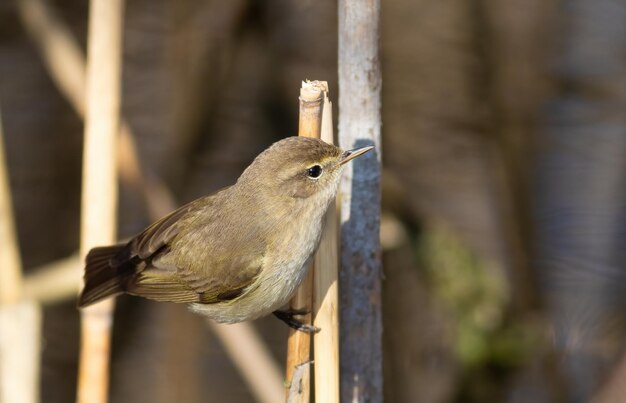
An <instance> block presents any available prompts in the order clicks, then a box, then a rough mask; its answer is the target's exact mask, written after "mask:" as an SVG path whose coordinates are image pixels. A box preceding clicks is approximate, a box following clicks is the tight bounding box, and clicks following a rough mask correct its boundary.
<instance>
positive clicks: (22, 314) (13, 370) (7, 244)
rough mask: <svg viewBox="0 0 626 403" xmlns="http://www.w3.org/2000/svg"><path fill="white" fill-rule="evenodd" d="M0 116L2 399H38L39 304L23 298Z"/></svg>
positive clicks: (26, 402) (30, 402)
mask: <svg viewBox="0 0 626 403" xmlns="http://www.w3.org/2000/svg"><path fill="white" fill-rule="evenodd" d="M4 156H5V151H4V133H3V130H2V121H1V119H0V403H5V402H23V403H36V402H38V401H39V361H40V357H39V350H40V349H39V346H40V342H41V313H40V310H39V306H38V305H37V304H35V303H33V302H32V301H24V300H21V298H22V262H21V259H20V253H19V247H18V241H17V233H16V231H15V222H14V219H13V217H14V215H13V206H12V203H11V188H10V186H9V179H8V176H9V175H8V165H7V163H6V161H5V158H4Z"/></svg>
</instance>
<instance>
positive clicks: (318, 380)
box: [313, 93, 339, 403]
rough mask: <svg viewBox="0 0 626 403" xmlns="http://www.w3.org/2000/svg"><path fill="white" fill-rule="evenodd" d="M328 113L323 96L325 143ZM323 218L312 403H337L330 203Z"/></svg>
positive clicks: (335, 263)
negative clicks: (317, 330) (315, 402)
mask: <svg viewBox="0 0 626 403" xmlns="http://www.w3.org/2000/svg"><path fill="white" fill-rule="evenodd" d="M332 110H333V109H332V104H331V102H330V101H329V100H328V96H327V93H326V94H324V108H323V111H322V130H321V131H322V134H321V138H322V140H324V141H325V142H327V143H329V144H333V143H334V139H333V117H332ZM324 219H325V221H326V222H325V224H324V230H323V232H322V239H321V241H320V246H319V248H318V250H317V253H316V255H315V271H314V272H313V277H314V278H313V281H314V287H313V324H314V325H315V327H318V328H320V329H322V331H320V332H319V333H317V334H315V336H314V337H313V347H314V348H313V354H314V358H315V359H314V364H313V365H314V370H315V385H314V386H315V400H316V401H317V402H323V403H339V295H338V292H339V285H338V276H339V257H338V249H339V233H338V225H337V224H338V221H337V219H338V218H337V206H336V203H335V202H334V201H333V202H332V203H331V206H330V208H329V209H328V212H326V217H325V218H324Z"/></svg>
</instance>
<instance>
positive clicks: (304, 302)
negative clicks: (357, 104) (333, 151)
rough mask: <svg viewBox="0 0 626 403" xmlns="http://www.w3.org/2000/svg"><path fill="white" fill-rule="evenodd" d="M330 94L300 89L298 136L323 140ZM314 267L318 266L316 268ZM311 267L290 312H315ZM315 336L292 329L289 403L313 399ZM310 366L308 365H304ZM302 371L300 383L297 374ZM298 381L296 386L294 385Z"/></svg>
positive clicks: (316, 85) (321, 86)
mask: <svg viewBox="0 0 626 403" xmlns="http://www.w3.org/2000/svg"><path fill="white" fill-rule="evenodd" d="M327 90H328V85H327V84H326V83H325V82H318V81H314V82H309V81H307V82H303V83H302V87H301V88H300V98H299V100H300V120H299V126H298V136H302V137H313V138H320V132H321V129H322V108H323V106H324V91H327ZM312 266H315V265H314V264H313V265H312ZM314 270H315V267H310V268H309V271H308V273H307V275H306V276H305V278H304V280H303V281H302V284H301V285H300V287H299V288H298V290H297V291H296V294H295V295H294V296H293V298H292V299H291V301H290V302H289V309H292V310H305V311H307V312H311V311H312V305H313V271H314ZM298 319H300V320H301V321H302V322H303V323H306V324H311V314H310V313H309V314H307V315H302V316H299V317H298ZM310 360H311V335H310V334H308V333H305V332H301V331H299V330H295V329H291V328H290V329H289V339H288V341H287V371H286V379H287V385H288V388H287V390H286V399H287V402H289V403H308V402H309V400H310V396H311V366H310V365H309V364H306V363H308V362H309V361H310ZM303 364H306V365H303ZM296 368H298V379H294V374H295V373H296ZM294 381H295V382H294Z"/></svg>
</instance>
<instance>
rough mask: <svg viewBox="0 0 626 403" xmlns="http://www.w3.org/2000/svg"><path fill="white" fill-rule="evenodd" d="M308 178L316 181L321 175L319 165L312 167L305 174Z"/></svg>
mask: <svg viewBox="0 0 626 403" xmlns="http://www.w3.org/2000/svg"><path fill="white" fill-rule="evenodd" d="M306 174H307V176H308V177H309V178H313V179H317V178H319V177H320V176H321V175H322V167H321V166H319V165H313V166H312V167H311V168H309V169H308V170H307V172H306Z"/></svg>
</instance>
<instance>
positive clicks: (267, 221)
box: [79, 137, 370, 323]
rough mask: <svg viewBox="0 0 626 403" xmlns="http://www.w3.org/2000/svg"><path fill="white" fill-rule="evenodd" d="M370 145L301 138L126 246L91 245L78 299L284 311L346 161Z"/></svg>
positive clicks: (218, 313) (231, 315)
mask: <svg viewBox="0 0 626 403" xmlns="http://www.w3.org/2000/svg"><path fill="white" fill-rule="evenodd" d="M369 149H370V148H367V149H360V150H358V151H356V152H354V151H348V152H344V151H342V150H341V149H339V148H338V147H335V146H332V145H329V144H326V143H324V142H322V141H320V140H315V139H308V138H302V137H290V138H287V139H284V140H281V141H279V142H277V143H275V144H274V145H272V146H271V147H270V148H268V149H267V150H265V151H264V152H263V153H261V154H260V155H259V156H258V157H257V158H256V159H255V160H254V162H253V163H252V164H251V165H250V166H249V167H248V168H247V169H246V170H245V171H244V172H243V174H242V175H241V177H240V178H239V179H238V181H237V183H236V184H235V185H233V186H230V187H227V188H225V189H222V190H220V191H218V192H217V193H215V194H213V195H210V196H206V197H203V198H201V199H198V200H195V201H193V202H191V203H189V204H187V205H185V206H183V207H181V208H179V209H177V210H175V211H174V212H172V213H170V214H169V215H168V216H166V217H164V218H162V219H161V220H159V221H158V222H156V223H154V224H152V225H151V226H150V227H148V228H147V229H146V230H144V231H143V232H142V233H140V234H139V235H137V236H136V237H134V238H132V239H131V240H130V241H129V242H128V243H127V244H125V245H116V246H106V247H99V248H94V249H92V250H91V251H90V252H89V254H88V255H87V259H86V266H85V287H84V289H83V292H82V293H81V295H80V299H79V306H80V307H84V306H87V305H90V304H93V303H95V302H97V301H100V300H101V299H104V298H107V297H109V296H113V295H118V294H121V293H127V294H131V295H136V296H141V297H144V298H149V299H153V300H157V301H169V302H177V303H188V304H192V309H193V310H194V311H196V312H199V313H202V314H205V315H207V316H209V317H211V318H213V319H215V320H217V321H220V322H228V323H232V322H238V321H241V320H246V319H254V318H256V317H259V316H262V315H265V314H268V313H270V312H272V311H274V310H276V309H278V308H279V307H280V306H281V305H283V304H284V303H285V302H286V301H287V300H288V299H289V297H291V295H292V294H293V292H294V291H295V289H296V287H297V285H298V284H299V283H300V282H301V280H302V278H303V277H304V274H305V273H306V268H307V265H308V261H309V260H310V258H311V256H312V255H313V253H314V251H315V249H316V248H317V245H318V243H319V237H320V234H321V225H322V217H323V215H324V213H325V211H326V209H327V208H328V205H329V203H330V201H331V200H332V199H333V198H334V196H335V193H336V190H337V185H338V183H339V178H340V174H341V170H342V166H343V164H344V163H345V162H347V161H348V160H349V159H351V158H353V157H354V156H356V155H360V154H361V153H363V152H365V151H367V150H369ZM318 171H319V175H317V176H316V177H313V175H314V174H318Z"/></svg>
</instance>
